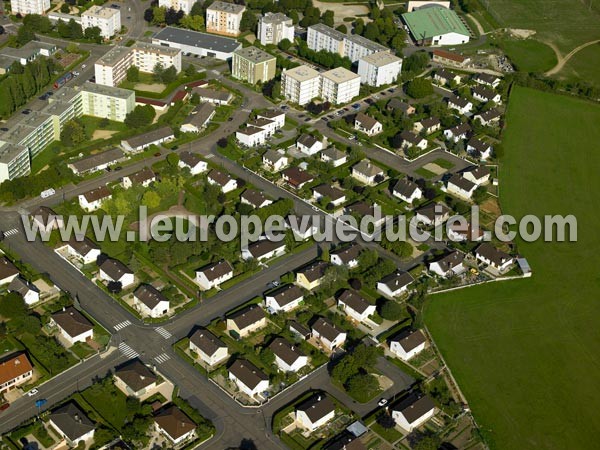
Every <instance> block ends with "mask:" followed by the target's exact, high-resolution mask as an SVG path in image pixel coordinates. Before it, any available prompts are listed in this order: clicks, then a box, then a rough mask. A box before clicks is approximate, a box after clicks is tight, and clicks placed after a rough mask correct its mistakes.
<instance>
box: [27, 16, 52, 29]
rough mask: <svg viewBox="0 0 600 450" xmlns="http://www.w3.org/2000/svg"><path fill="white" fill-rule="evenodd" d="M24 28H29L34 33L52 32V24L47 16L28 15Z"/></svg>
mask: <svg viewBox="0 0 600 450" xmlns="http://www.w3.org/2000/svg"><path fill="white" fill-rule="evenodd" d="M23 26H24V27H27V28H29V29H30V30H32V31H37V32H39V33H44V34H45V33H49V32H50V31H52V28H53V27H52V22H50V19H48V17H47V16H42V15H40V14H27V15H26V16H25V17H24V18H23Z"/></svg>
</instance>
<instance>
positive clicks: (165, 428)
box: [154, 405, 197, 445]
mask: <svg viewBox="0 0 600 450" xmlns="http://www.w3.org/2000/svg"><path fill="white" fill-rule="evenodd" d="M154 425H155V427H156V431H158V432H159V433H160V434H162V435H163V436H166V437H167V439H169V441H170V442H171V443H172V444H173V445H179V444H181V443H183V442H186V441H188V440H192V439H194V437H195V433H196V427H197V425H196V423H195V422H194V421H193V420H192V419H190V418H189V416H188V415H187V414H186V413H184V412H183V411H182V410H181V409H179V408H178V407H177V406H175V405H171V406H169V407H167V408H165V409H161V410H160V411H158V412H157V413H156V415H155V416H154Z"/></svg>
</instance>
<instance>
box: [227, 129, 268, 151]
mask: <svg viewBox="0 0 600 450" xmlns="http://www.w3.org/2000/svg"><path fill="white" fill-rule="evenodd" d="M235 138H236V139H237V140H238V141H239V142H240V144H242V145H245V146H246V147H256V146H258V145H262V144H264V143H265V142H266V141H267V131H266V130H264V129H263V128H259V127H255V126H251V125H247V126H246V127H244V128H241V129H239V130H237V131H236V132H235Z"/></svg>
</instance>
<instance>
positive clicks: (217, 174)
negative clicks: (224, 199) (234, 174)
mask: <svg viewBox="0 0 600 450" xmlns="http://www.w3.org/2000/svg"><path fill="white" fill-rule="evenodd" d="M206 180H207V181H208V182H209V183H210V184H212V185H214V186H219V188H220V189H221V192H223V194H227V193H228V192H231V191H234V190H236V189H237V187H238V185H237V180H236V179H235V178H231V176H230V175H229V174H228V173H225V172H221V171H220V170H217V169H213V170H211V171H210V172H209V173H208V176H207V177H206Z"/></svg>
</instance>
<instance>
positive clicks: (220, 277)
mask: <svg viewBox="0 0 600 450" xmlns="http://www.w3.org/2000/svg"><path fill="white" fill-rule="evenodd" d="M232 278H233V267H231V264H229V262H227V261H225V260H224V259H222V260H220V261H217V262H214V263H211V264H209V265H208V266H204V267H203V268H202V269H198V270H196V278H195V281H196V283H197V284H198V286H200V288H201V289H202V290H203V291H208V290H209V289H212V288H218V287H219V285H221V283H223V282H225V281H227V280H231V279H232Z"/></svg>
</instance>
